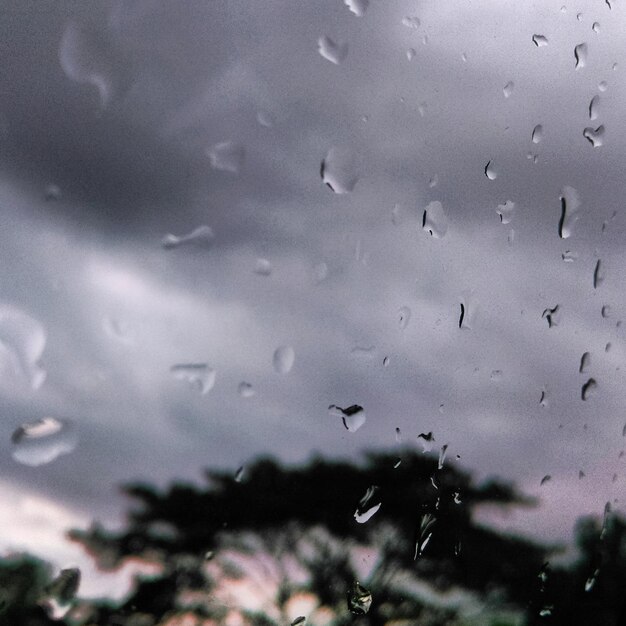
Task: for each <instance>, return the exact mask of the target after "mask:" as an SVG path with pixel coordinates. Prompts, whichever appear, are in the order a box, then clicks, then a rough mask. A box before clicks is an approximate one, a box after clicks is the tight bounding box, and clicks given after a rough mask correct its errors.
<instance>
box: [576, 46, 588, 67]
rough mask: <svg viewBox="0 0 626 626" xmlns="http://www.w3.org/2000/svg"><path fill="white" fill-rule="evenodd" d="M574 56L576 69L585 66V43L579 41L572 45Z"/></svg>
mask: <svg viewBox="0 0 626 626" xmlns="http://www.w3.org/2000/svg"><path fill="white" fill-rule="evenodd" d="M574 58H575V59H576V69H579V68H582V67H585V65H586V63H587V44H586V43H579V44H578V45H577V46H575V47H574Z"/></svg>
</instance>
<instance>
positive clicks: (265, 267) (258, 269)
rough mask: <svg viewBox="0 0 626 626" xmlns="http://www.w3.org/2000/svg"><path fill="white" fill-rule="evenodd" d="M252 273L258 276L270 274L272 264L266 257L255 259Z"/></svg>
mask: <svg viewBox="0 0 626 626" xmlns="http://www.w3.org/2000/svg"><path fill="white" fill-rule="evenodd" d="M254 273H255V274H257V275H259V276H270V275H271V273H272V264H271V263H270V261H268V260H267V259H257V260H256V262H255V264H254Z"/></svg>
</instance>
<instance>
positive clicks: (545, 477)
mask: <svg viewBox="0 0 626 626" xmlns="http://www.w3.org/2000/svg"><path fill="white" fill-rule="evenodd" d="M549 480H552V476H550V474H546V475H545V476H544V477H543V478H542V479H541V483H539V486H540V487H543V485H545V484H546V483H547V482H548V481H549Z"/></svg>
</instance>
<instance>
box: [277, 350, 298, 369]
mask: <svg viewBox="0 0 626 626" xmlns="http://www.w3.org/2000/svg"><path fill="white" fill-rule="evenodd" d="M295 360H296V352H295V350H294V349H293V348H292V347H291V346H280V347H279V348H276V350H275V352H274V356H273V357H272V364H273V365H274V370H275V371H276V373H277V374H288V373H289V372H290V371H291V368H292V367H293V364H294V361H295Z"/></svg>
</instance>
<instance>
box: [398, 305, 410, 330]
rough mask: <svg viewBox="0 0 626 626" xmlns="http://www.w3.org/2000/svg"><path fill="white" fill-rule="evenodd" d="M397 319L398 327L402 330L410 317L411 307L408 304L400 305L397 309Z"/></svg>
mask: <svg viewBox="0 0 626 626" xmlns="http://www.w3.org/2000/svg"><path fill="white" fill-rule="evenodd" d="M397 319H398V327H399V328H400V329H401V330H404V329H405V328H406V327H407V326H408V325H409V321H410V319H411V309H409V307H408V306H402V307H400V308H399V309H398V313H397Z"/></svg>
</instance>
